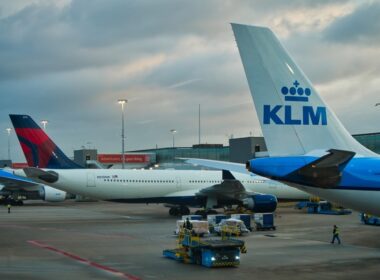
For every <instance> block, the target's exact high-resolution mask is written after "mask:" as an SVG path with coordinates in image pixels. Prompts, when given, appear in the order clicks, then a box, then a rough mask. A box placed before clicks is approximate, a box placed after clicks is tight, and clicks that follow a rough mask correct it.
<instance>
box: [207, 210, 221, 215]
mask: <svg viewBox="0 0 380 280" xmlns="http://www.w3.org/2000/svg"><path fill="white" fill-rule="evenodd" d="M216 214H218V212H217V211H216V210H208V211H207V215H216Z"/></svg>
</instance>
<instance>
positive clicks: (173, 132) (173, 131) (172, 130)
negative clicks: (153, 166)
mask: <svg viewBox="0 0 380 280" xmlns="http://www.w3.org/2000/svg"><path fill="white" fill-rule="evenodd" d="M170 132H171V133H172V135H173V161H174V159H175V149H174V147H175V136H174V135H175V134H176V133H177V130H175V129H170Z"/></svg>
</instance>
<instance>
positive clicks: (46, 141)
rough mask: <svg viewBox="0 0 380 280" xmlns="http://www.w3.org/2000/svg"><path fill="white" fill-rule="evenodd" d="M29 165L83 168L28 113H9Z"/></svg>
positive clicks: (52, 167)
mask: <svg viewBox="0 0 380 280" xmlns="http://www.w3.org/2000/svg"><path fill="white" fill-rule="evenodd" d="M9 117H10V118H11V121H12V124H13V126H14V129H15V131H16V134H17V137H18V140H19V141H20V145H21V148H22V150H23V152H24V155H25V158H26V160H27V162H28V165H29V166H31V167H38V168H51V169H76V168H83V167H82V166H80V165H78V164H76V163H75V162H73V161H72V160H70V159H69V158H68V157H67V156H66V155H65V154H64V153H63V152H62V151H61V149H59V148H58V146H57V145H56V144H55V143H54V142H53V141H52V140H51V139H50V138H49V136H47V135H46V133H45V132H44V131H43V130H42V129H41V128H40V127H39V126H38V125H37V124H36V123H35V121H33V119H32V118H31V117H30V116H27V115H9Z"/></svg>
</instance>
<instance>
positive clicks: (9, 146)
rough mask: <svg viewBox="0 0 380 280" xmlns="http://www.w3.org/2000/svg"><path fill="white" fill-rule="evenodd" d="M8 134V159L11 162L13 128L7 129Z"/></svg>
mask: <svg viewBox="0 0 380 280" xmlns="http://www.w3.org/2000/svg"><path fill="white" fill-rule="evenodd" d="M5 130H6V131H7V133H8V159H9V160H11V131H12V128H9V127H8V128H7V129H5Z"/></svg>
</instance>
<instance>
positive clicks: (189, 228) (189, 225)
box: [183, 218, 193, 230]
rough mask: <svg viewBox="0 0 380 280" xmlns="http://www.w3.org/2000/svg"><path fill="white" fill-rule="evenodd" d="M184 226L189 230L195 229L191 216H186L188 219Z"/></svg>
mask: <svg viewBox="0 0 380 280" xmlns="http://www.w3.org/2000/svg"><path fill="white" fill-rule="evenodd" d="M183 227H184V228H185V229H188V230H192V229H193V224H192V223H191V222H190V220H189V218H186V221H185V222H184V223H183Z"/></svg>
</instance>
